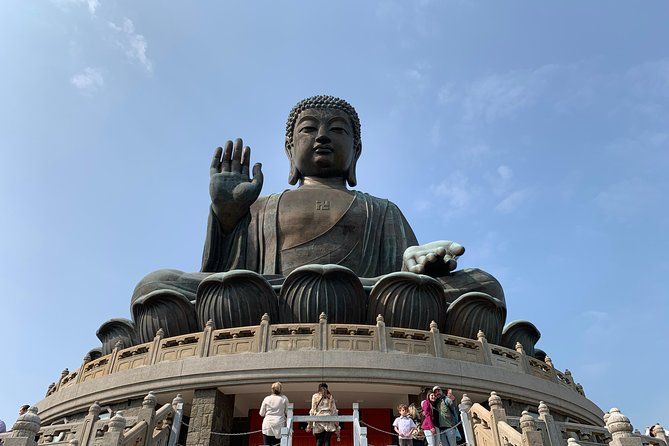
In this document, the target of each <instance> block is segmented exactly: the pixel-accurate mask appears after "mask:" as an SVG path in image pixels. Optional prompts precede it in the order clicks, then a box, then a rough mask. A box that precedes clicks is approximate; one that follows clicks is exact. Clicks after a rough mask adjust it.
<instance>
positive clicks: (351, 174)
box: [346, 143, 362, 187]
mask: <svg viewBox="0 0 669 446" xmlns="http://www.w3.org/2000/svg"><path fill="white" fill-rule="evenodd" d="M360 153H362V143H359V144H358V147H357V150H356V153H355V158H353V161H351V165H350V166H349V168H348V172H347V176H346V182H347V183H348V185H349V186H350V187H355V185H356V184H358V178H357V177H356V175H355V167H356V165H357V164H358V158H360Z"/></svg>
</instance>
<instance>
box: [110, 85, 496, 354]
mask: <svg viewBox="0 0 669 446" xmlns="http://www.w3.org/2000/svg"><path fill="white" fill-rule="evenodd" d="M285 151H286V156H287V157H288V161H289V163H290V172H289V175H288V182H289V183H290V184H291V185H292V186H296V187H295V188H293V189H289V190H286V191H284V192H280V193H273V194H270V195H267V196H260V193H261V190H262V187H263V172H262V166H261V164H260V163H256V164H254V165H253V167H251V149H250V148H249V147H248V146H244V144H243V142H242V140H241V139H237V140H236V141H234V142H232V141H228V142H226V143H225V145H224V147H219V148H217V149H216V150H215V152H214V156H213V159H212V161H211V167H210V186H209V193H210V196H211V207H210V209H209V221H208V226H207V234H206V240H205V243H204V253H203V257H202V267H201V271H200V272H196V273H187V272H182V271H177V270H158V271H155V272H153V273H151V274H149V275H147V276H146V277H144V278H143V279H142V280H141V281H140V283H139V284H138V285H137V287H136V288H135V290H134V293H133V296H132V314H133V319H134V322H130V321H126V322H124V323H120V322H119V321H118V320H114V321H115V322H114V323H113V324H111V325H109V323H108V324H107V325H103V327H101V329H100V331H99V337H100V338H101V340H102V341H103V345H104V344H105V342H107V343H109V342H111V341H110V340H111V339H112V338H114V339H117V338H118V337H119V336H120V335H119V333H123V335H122V337H123V336H124V337H125V342H126V343H134V342H147V341H148V340H150V339H151V338H152V337H153V336H154V334H155V332H156V330H157V329H159V328H161V329H162V330H163V331H164V332H165V335H166V336H176V335H180V334H185V333H191V332H195V331H199V330H201V329H202V326H203V325H204V324H205V323H207V321H209V320H212V321H213V323H214V325H215V326H216V328H225V327H234V326H245V325H257V323H258V322H259V320H260V318H261V317H262V315H263V314H268V315H269V317H270V319H271V321H272V323H293V322H298V323H314V322H317V321H318V317H319V315H320V314H321V313H322V312H324V313H326V314H327V316H328V320H329V321H330V322H332V323H338V322H339V323H352V324H369V323H372V324H373V323H375V321H376V318H377V315H379V314H380V315H382V316H383V317H384V318H385V321H386V324H387V325H391V326H398V327H405V328H416V329H422V330H425V329H427V328H428V326H429V324H430V322H431V321H436V322H437V323H438V325H439V328H440V329H441V330H443V331H445V332H449V333H452V334H456V335H460V336H465V337H474V338H475V337H476V334H477V332H478V330H479V329H483V330H484V331H486V334H487V336H488V339H489V340H491V341H492V342H495V341H500V340H501V337H502V327H503V325H504V321H505V318H506V307H505V303H504V293H503V291H502V287H501V286H500V284H499V283H498V282H497V280H495V278H494V277H492V276H491V275H490V274H488V273H486V272H484V271H482V270H479V269H466V270H459V271H458V270H456V268H457V259H458V257H459V256H461V255H462V254H463V253H464V252H465V249H464V247H463V246H461V245H460V244H458V243H455V242H452V241H445V240H442V241H435V242H431V243H427V244H422V245H421V244H419V243H418V241H417V239H416V236H415V234H414V232H413V230H412V229H411V226H410V225H409V223H408V222H407V220H406V219H405V217H404V215H402V212H401V211H400V209H399V208H398V207H397V206H396V205H395V204H394V203H392V202H391V201H389V200H386V199H382V198H377V197H374V196H371V195H369V194H366V193H364V192H360V191H357V190H354V189H349V187H350V188H353V187H355V186H356V184H357V178H356V164H357V162H358V159H359V158H360V155H361V154H362V140H361V132H360V120H359V118H358V113H357V112H356V110H355V109H354V108H353V107H352V106H351V105H350V104H349V103H348V102H346V101H344V100H342V99H339V98H336V97H333V96H314V97H310V98H307V99H304V100H302V101H300V102H299V103H297V105H295V106H294V107H293V109H292V110H291V112H290V114H289V115H288V120H287V123H286V135H285ZM111 322H112V321H110V323H111ZM123 324H125V325H123Z"/></svg>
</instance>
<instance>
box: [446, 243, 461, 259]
mask: <svg viewBox="0 0 669 446" xmlns="http://www.w3.org/2000/svg"><path fill="white" fill-rule="evenodd" d="M448 253H449V254H450V255H451V256H453V257H459V256H461V255H462V254H464V253H465V247H464V246H462V245H461V244H460V243H455V242H451V244H450V245H449V246H448Z"/></svg>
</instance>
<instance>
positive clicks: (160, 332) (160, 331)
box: [156, 327, 165, 339]
mask: <svg viewBox="0 0 669 446" xmlns="http://www.w3.org/2000/svg"><path fill="white" fill-rule="evenodd" d="M156 337H157V338H161V339H162V338H164V337H165V330H163V327H160V328H159V329H158V330H157V331H156Z"/></svg>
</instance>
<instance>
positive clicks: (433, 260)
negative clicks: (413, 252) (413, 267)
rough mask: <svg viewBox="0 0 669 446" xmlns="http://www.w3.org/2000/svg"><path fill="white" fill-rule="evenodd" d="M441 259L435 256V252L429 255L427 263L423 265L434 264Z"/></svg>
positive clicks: (426, 258) (426, 257)
mask: <svg viewBox="0 0 669 446" xmlns="http://www.w3.org/2000/svg"><path fill="white" fill-rule="evenodd" d="M438 258H440V257H439V256H437V254H435V253H434V252H431V253H429V254H428V255H426V256H425V262H423V263H434V262H436V261H437V259H438Z"/></svg>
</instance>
